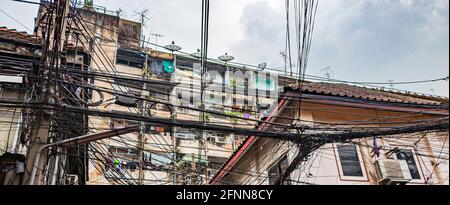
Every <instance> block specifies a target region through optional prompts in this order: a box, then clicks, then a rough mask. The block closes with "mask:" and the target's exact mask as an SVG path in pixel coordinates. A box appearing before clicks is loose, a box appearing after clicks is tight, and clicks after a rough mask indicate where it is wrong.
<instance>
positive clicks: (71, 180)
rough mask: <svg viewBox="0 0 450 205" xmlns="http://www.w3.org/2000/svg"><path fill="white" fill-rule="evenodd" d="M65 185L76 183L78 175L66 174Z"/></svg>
mask: <svg viewBox="0 0 450 205" xmlns="http://www.w3.org/2000/svg"><path fill="white" fill-rule="evenodd" d="M65 185H78V175H76V174H68V175H67V178H66V182H65Z"/></svg>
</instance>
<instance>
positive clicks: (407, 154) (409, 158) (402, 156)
mask: <svg viewBox="0 0 450 205" xmlns="http://www.w3.org/2000/svg"><path fill="white" fill-rule="evenodd" d="M396 156H397V159H398V160H406V162H407V163H408V169H409V172H410V173H411V177H412V178H413V179H421V178H420V174H419V169H418V167H417V164H416V161H415V160H414V155H413V152H412V151H411V150H400V151H398V152H397V153H396Z"/></svg>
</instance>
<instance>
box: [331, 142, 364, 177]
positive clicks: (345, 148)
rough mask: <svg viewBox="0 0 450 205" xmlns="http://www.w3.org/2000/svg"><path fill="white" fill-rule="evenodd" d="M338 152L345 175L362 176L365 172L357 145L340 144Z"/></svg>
mask: <svg viewBox="0 0 450 205" xmlns="http://www.w3.org/2000/svg"><path fill="white" fill-rule="evenodd" d="M337 149H338V154H339V159H340V161H341V167H342V173H343V175H344V176H353V177H362V176H363V172H362V168H361V164H360V161H359V157H358V152H357V149H356V145H338V146H337Z"/></svg>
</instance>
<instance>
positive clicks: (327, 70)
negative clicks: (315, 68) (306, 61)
mask: <svg viewBox="0 0 450 205" xmlns="http://www.w3.org/2000/svg"><path fill="white" fill-rule="evenodd" d="M320 71H325V76H326V77H327V79H328V81H331V78H332V77H333V78H334V73H333V70H331V66H328V67H326V68H323V69H322V70H320Z"/></svg>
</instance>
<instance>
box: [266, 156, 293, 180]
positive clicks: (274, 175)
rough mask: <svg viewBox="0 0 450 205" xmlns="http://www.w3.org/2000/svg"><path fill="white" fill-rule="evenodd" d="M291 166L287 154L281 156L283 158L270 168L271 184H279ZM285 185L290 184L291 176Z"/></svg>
mask: <svg viewBox="0 0 450 205" xmlns="http://www.w3.org/2000/svg"><path fill="white" fill-rule="evenodd" d="M288 166H289V163H288V159H287V156H284V157H283V158H281V160H280V161H279V162H278V163H276V164H275V165H274V166H272V168H270V169H269V171H268V172H269V173H268V174H269V183H270V185H277V183H279V181H280V180H281V179H282V178H283V176H284V173H285V172H286V170H287V168H288ZM284 185H290V182H289V178H288V180H287V181H286V182H284Z"/></svg>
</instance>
